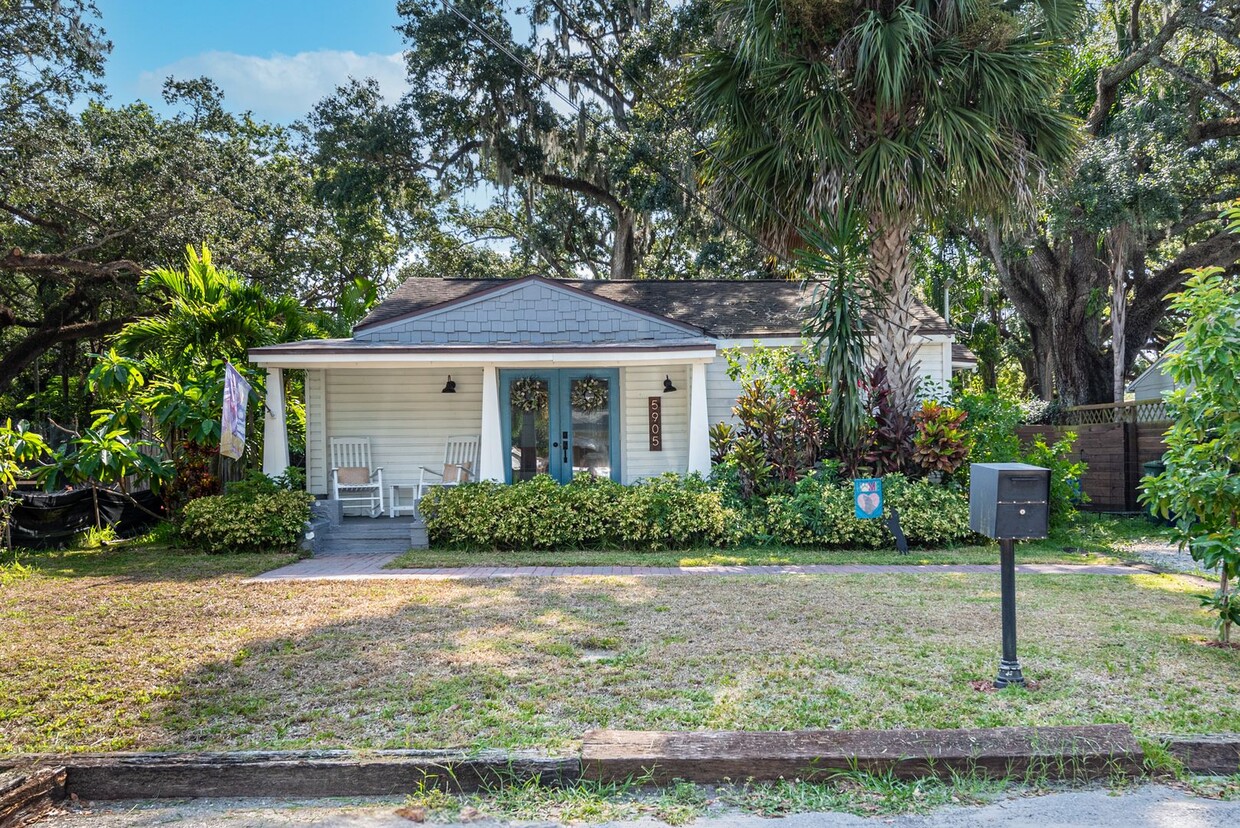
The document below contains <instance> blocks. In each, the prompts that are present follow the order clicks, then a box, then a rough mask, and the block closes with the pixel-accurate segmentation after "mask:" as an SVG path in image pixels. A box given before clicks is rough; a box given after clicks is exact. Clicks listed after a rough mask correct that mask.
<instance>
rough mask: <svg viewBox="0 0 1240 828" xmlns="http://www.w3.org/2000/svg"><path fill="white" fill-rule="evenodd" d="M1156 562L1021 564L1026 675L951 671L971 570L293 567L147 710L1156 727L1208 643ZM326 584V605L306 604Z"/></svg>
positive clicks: (521, 732)
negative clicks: (467, 576) (393, 578)
mask: <svg viewBox="0 0 1240 828" xmlns="http://www.w3.org/2000/svg"><path fill="white" fill-rule="evenodd" d="M990 580H994V583H993V584H991V583H990ZM1164 581H1165V579H1160V578H1158V577H1157V576H1140V577H1137V576H1134V577H1133V578H1119V577H1112V578H1110V579H1108V580H1107V581H1105V582H1103V581H1099V580H1096V579H1094V578H1091V577H1090V576H1030V577H1028V578H1026V579H1023V580H1022V584H1023V585H1024V589H1026V590H1028V592H1025V593H1022V594H1024V595H1025V597H1026V598H1027V600H1028V603H1027V604H1026V605H1025V606H1026V611H1025V614H1024V616H1023V617H1022V622H1023V623H1022V635H1023V636H1024V637H1023V638H1022V648H1023V650H1022V657H1023V658H1025V659H1026V670H1027V672H1028V673H1029V674H1030V675H1031V676H1033V677H1036V678H1037V679H1039V680H1040V681H1042V688H1041V689H1039V690H1038V691H1037V692H1033V693H1026V692H1024V691H1017V692H1012V693H1007V694H984V693H978V692H976V691H975V690H974V689H972V687H971V686H970V681H972V680H976V679H982V678H989V677H991V676H993V671H994V669H995V666H996V659H997V657H998V650H999V633H998V629H999V625H998V600H997V591H998V583H997V579H987V578H985V577H984V576H946V575H944V576H924V577H922V576H912V575H901V576H895V577H886V576H884V577H883V578H877V579H876V578H866V577H864V576H852V577H840V578H822V579H813V578H805V579H799V578H798V579H795V580H792V579H788V578H779V577H773V578H762V577H750V578H738V579H734V580H733V579H726V578H721V579H717V580H712V581H711V582H710V583H709V584H705V583H702V582H696V583H695V582H694V581H693V580H692V579H653V580H643V581H636V580H632V579H623V578H618V579H600V580H598V581H581V580H575V581H574V580H571V579H564V580H550V579H527V580H513V581H504V582H494V581H492V582H428V583H419V584H410V583H407V582H399V583H389V584H386V585H366V586H360V585H352V586H350V585H342V584H331V585H327V584H324V585H316V586H313V587H310V586H303V587H297V588H296V589H298V594H299V596H300V599H301V603H302V604H303V606H301V607H300V608H299V610H298V611H299V612H301V613H302V615H303V617H304V618H305V619H306V620H305V622H304V623H305V627H304V628H303V629H290V627H295V626H296V623H294V622H293V621H292V620H291V619H284V620H283V624H282V626H283V628H284V630H286V631H287V632H285V633H283V634H280V635H271V636H268V637H264V638H257V639H252V640H249V641H246V642H244V643H243V644H239V645H238V646H239V649H238V650H237V651H236V652H235V655H234V656H233V657H232V658H231V659H228V660H216V661H213V662H211V663H206V664H201V665H200V666H199V667H198V668H197V669H196V670H195V671H193V672H192V673H190V674H188V675H186V676H185V677H184V678H183V680H182V681H181V682H180V684H179V688H178V692H177V695H176V699H175V701H173V702H171V703H170V704H169V705H168V706H167V707H166V708H164V710H163V712H162V713H161V714H159V715H158V717H157V719H156V721H157V722H158V726H159V727H160V728H162V729H163V731H164V733H165V740H166V742H167V743H168V744H171V745H177V746H183V747H187V748H192V749H219V748H246V749H264V748H268V749H269V748H288V749H291V748H330V747H352V748H381V747H387V748H392V747H410V748H433V747H466V748H473V747H542V748H548V749H552V750H555V749H558V748H563V747H564V746H566V745H568V744H570V743H572V742H573V741H574V740H577V739H579V738H580V737H581V735H582V733H583V732H584V731H586V730H588V729H590V728H595V727H617V728H638V729H662V730H694V729H763V730H779V729H801V728H810V729H812V728H840V727H844V728H854V729H855V728H867V727H962V726H963V727H994V726H999V725H1031V724H1086V723H1106V722H1124V721H1143V720H1144V721H1150V722H1159V721H1161V720H1163V719H1176V720H1177V721H1175V722H1174V723H1173V722H1172V721H1166V722H1164V723H1163V726H1164V728H1165V729H1174V726H1173V725H1176V726H1182V725H1183V724H1184V722H1181V721H1178V720H1180V719H1184V718H1185V717H1184V716H1183V715H1179V714H1177V715H1174V716H1173V715H1171V711H1175V710H1179V709H1182V703H1183V701H1184V700H1185V699H1187V698H1191V697H1192V696H1193V695H1194V694H1195V693H1196V689H1195V688H1194V687H1192V686H1185V687H1181V685H1183V684H1188V685H1192V684H1194V682H1192V681H1187V682H1186V681H1185V679H1188V678H1189V677H1193V676H1196V675H1198V674H1199V672H1200V671H1199V670H1198V669H1197V668H1199V667H1204V666H1205V665H1204V664H1203V663H1202V662H1207V661H1210V662H1213V661H1217V659H1214V658H1213V656H1214V654H1213V653H1209V652H1206V648H1203V647H1199V646H1195V645H1193V644H1191V643H1188V642H1187V641H1185V640H1183V639H1182V638H1181V636H1183V635H1184V634H1185V633H1187V632H1189V631H1190V630H1194V629H1200V624H1199V623H1194V622H1193V614H1194V610H1193V609H1192V607H1191V606H1180V605H1179V603H1178V601H1177V602H1176V603H1174V604H1172V605H1167V604H1165V603H1163V601H1164V597H1165V596H1163V595H1160V593H1164V592H1165V590H1166V587H1167V586H1169V584H1167V583H1165V582H1164ZM1180 588H1183V587H1180ZM254 589H255V590H256V594H257V589H258V588H254ZM262 589H263V590H270V591H274V590H276V589H279V590H280V591H281V593H282V594H285V595H286V597H287V593H288V591H289V590H290V589H293V587H290V586H288V585H283V586H280V587H275V586H273V587H263V588H262ZM1173 591H1179V589H1178V588H1173ZM326 595H330V596H331V597H332V599H333V601H334V602H335V603H334V605H333V606H332V607H331V610H332V612H333V613H335V617H332V618H323V619H322V622H319V621H316V620H314V617H313V616H314V613H315V606H316V602H318V601H320V599H321V598H322V597H323V596H326ZM1102 595H1105V596H1106V597H1107V600H1108V601H1114V602H1117V603H1118V604H1119V607H1118V608H1111V609H1107V608H1104V607H1103V606H1102V605H1101V603H1100V601H1099V598H1100V596H1102ZM1035 596H1036V599H1037V600H1035ZM247 600H248V599H247ZM255 603H258V599H257V598H256V599H255ZM1129 603H1131V604H1133V606H1132V607H1128V606H1127V604H1129ZM1035 607H1036V609H1035ZM1155 609H1156V610H1158V612H1157V613H1155V612H1151V610H1155ZM342 612H343V613H345V614H346V615H348V616H350V617H345V618H340V617H339V614H340V613H342ZM1162 613H1166V615H1165V616H1164V617H1163V618H1161V619H1160V618H1159V617H1158V616H1159V615H1161V614H1162ZM273 620H274V619H273ZM1104 622H1105V624H1106V625H1109V626H1107V627H1102V626H1100V625H1101V624H1103V623H1104ZM1186 622H1187V623H1186ZM298 623H300V622H298ZM251 624H252V622H251ZM253 628H254V627H253V626H252V625H251V629H253ZM1067 631H1072V632H1071V633H1070V634H1068V635H1065V632H1067ZM1169 659H1170V660H1174V661H1175V662H1178V661H1179V660H1183V661H1184V662H1185V664H1184V665H1182V666H1175V665H1174V664H1168V663H1167V662H1168V660H1169ZM1189 662H1192V664H1190V663H1189ZM1194 665H1195V666H1194ZM1151 682H1155V683H1154V684H1151ZM1151 687H1152V689H1151ZM1082 698H1089V699H1093V700H1094V702H1093V703H1091V704H1090V705H1082V704H1081V701H1080V700H1081V699H1082ZM1160 711H1161V712H1160ZM1194 715H1196V714H1194ZM1203 715H1207V713H1206V712H1204V711H1203ZM1232 718H1233V719H1234V716H1233V717H1232Z"/></svg>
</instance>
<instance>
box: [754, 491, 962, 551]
mask: <svg viewBox="0 0 1240 828" xmlns="http://www.w3.org/2000/svg"><path fill="white" fill-rule="evenodd" d="M883 494H884V499H885V502H886V508H887V514H890V510H891V508H892V507H894V508H896V509H898V510H899V511H900V525H901V527H902V528H903V529H904V533H905V535H907V536H908V540H909V543H911V544H914V545H918V546H941V545H944V544H950V543H958V542H960V541H963V540H965V539H967V538H968V537H969V536H970V535H971V534H972V533H971V532H970V530H969V501H968V498H967V497H966V496H965V494H964V493H963V492H961V491H959V490H956V489H952V488H948V487H944V486H938V485H935V484H933V483H930V482H929V481H925V480H909V479H907V478H906V477H904V476H903V475H899V474H889V475H887V476H886V477H884V478H883ZM765 512H766V514H765V516H764V517H760V518H759V517H755V520H754V526H753V528H752V529H751V531H752V532H753V533H754V535H755V537H760V538H761V539H763V540H767V541H769V542H773V543H782V544H787V545H790V546H828V547H839V548H864V547H870V548H878V547H887V546H891V545H893V544H894V542H895V541H894V538H893V537H892V535H891V532H890V531H889V530H888V529H887V524H886V521H883V520H877V519H874V520H858V519H857V518H856V516H855V514H854V511H853V491H852V483H851V482H850V481H844V482H835V481H833V480H831V479H830V478H829V477H824V476H823V475H819V474H810V475H807V476H806V477H804V478H802V479H801V480H800V481H798V482H797V485H796V488H795V489H794V490H793V492H792V493H791V494H789V495H772V496H771V497H768V498H767V499H766V501H765Z"/></svg>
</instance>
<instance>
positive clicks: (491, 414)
mask: <svg viewBox="0 0 1240 828" xmlns="http://www.w3.org/2000/svg"><path fill="white" fill-rule="evenodd" d="M478 454H479V458H478V479H479V480H493V481H495V482H497V483H503V482H504V435H503V432H502V431H501V429H500V423H499V372H498V371H497V370H496V368H495V366H494V365H484V366H482V438H481V440H480V441H479V443H478Z"/></svg>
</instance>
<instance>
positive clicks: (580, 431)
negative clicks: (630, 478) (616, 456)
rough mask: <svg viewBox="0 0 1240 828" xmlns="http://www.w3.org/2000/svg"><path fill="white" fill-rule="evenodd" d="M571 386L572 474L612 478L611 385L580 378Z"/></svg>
mask: <svg viewBox="0 0 1240 828" xmlns="http://www.w3.org/2000/svg"><path fill="white" fill-rule="evenodd" d="M568 387H569V391H568V410H569V418H568V420H569V430H570V435H571V436H570V437H569V441H570V445H571V448H572V474H583V473H584V474H591V475H596V476H598V477H611V394H612V388H611V382H610V381H609V380H608V379H606V378H603V377H578V378H574V379H571V380H569V382H568Z"/></svg>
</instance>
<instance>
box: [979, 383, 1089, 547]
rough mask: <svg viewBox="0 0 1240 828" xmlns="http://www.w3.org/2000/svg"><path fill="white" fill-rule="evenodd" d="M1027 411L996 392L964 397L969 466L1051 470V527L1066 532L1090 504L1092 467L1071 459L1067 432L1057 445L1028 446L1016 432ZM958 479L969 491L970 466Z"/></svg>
mask: <svg viewBox="0 0 1240 828" xmlns="http://www.w3.org/2000/svg"><path fill="white" fill-rule="evenodd" d="M1026 405H1027V404H1024V405H1023V404H1022V403H1019V402H1017V401H1015V400H1012V399H1009V398H1007V397H1002V396H999V395H998V394H995V393H993V392H988V393H985V394H966V395H963V396H962V397H961V398H960V400H959V406H960V408H961V409H962V410H964V411H966V412H968V416H967V417H966V418H965V420H964V422H963V424H962V425H963V428H964V431H965V433H966V435H967V439H968V442H969V445H970V449H969V458H968V461H967V463H1029V464H1031V465H1034V466H1041V467H1042V468H1046V469H1050V470H1051V499H1050V518H1051V526H1052V527H1054V528H1060V527H1063V526H1064V525H1065V524H1067V523H1068V522H1069V521H1070V520H1071V519H1072V518H1073V517H1074V516H1075V515H1076V513H1077V508H1076V507H1077V505H1078V504H1080V503H1082V502H1084V501H1086V500H1088V498H1087V497H1086V496H1085V493H1084V492H1083V491H1082V490H1081V479H1082V478H1083V477H1084V475H1085V468H1086V464H1085V463H1083V462H1081V461H1079V460H1072V459H1071V457H1072V445H1073V443H1075V442H1076V433H1075V432H1073V431H1065V432H1063V433H1062V434H1060V436H1059V439H1058V440H1056V441H1055V442H1053V443H1047V442H1046V440H1045V439H1044V438H1043V437H1037V438H1035V439H1034V441H1033V442H1032V443H1030V444H1029V445H1028V446H1022V445H1021V441H1020V437H1019V436H1017V434H1016V429H1017V427H1018V426H1020V425H1021V423H1023V422H1024V421H1025V419H1026V417H1025V407H1026ZM958 478H959V479H960V482H961V483H962V485H966V486H967V483H968V465H967V464H966V465H965V466H963V467H962V468H961V470H960V472H959V475H958Z"/></svg>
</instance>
